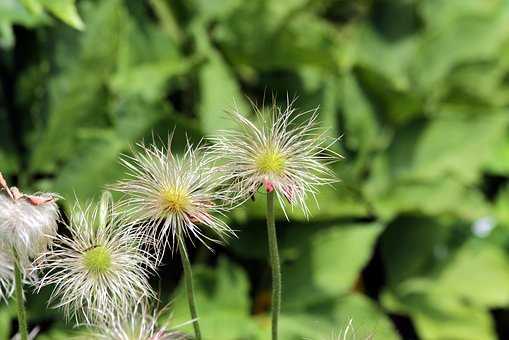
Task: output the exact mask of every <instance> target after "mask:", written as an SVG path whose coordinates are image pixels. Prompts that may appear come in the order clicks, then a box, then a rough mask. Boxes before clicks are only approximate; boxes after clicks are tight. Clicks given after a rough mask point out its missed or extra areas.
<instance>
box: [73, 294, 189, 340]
mask: <svg viewBox="0 0 509 340" xmlns="http://www.w3.org/2000/svg"><path fill="white" fill-rule="evenodd" d="M162 312H165V309H163V310H162V311H160V312H158V313H156V312H149V308H148V307H147V306H145V304H144V303H140V304H138V305H137V306H135V308H134V309H133V310H131V311H130V312H129V313H127V314H126V315H118V314H113V315H111V313H110V314H106V315H104V318H103V319H102V320H101V321H100V322H99V323H98V324H96V325H95V326H92V327H91V328H92V329H91V331H90V332H87V333H86V337H84V338H83V339H93V340H190V339H191V337H188V336H186V335H185V334H183V333H179V332H176V331H172V330H169V329H168V328H167V327H165V326H158V319H159V318H160V315H161V314H162Z"/></svg>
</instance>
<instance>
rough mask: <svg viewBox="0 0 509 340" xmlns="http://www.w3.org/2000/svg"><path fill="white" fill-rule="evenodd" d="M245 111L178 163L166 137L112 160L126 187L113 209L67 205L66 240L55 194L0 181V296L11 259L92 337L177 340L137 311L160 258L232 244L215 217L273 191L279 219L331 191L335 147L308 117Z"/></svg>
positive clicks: (106, 202) (5, 292) (8, 285)
mask: <svg viewBox="0 0 509 340" xmlns="http://www.w3.org/2000/svg"><path fill="white" fill-rule="evenodd" d="M255 111H256V117H257V121H256V122H252V121H251V120H250V119H248V118H247V117H245V116H244V115H243V114H241V113H240V112H238V111H236V110H234V111H232V112H230V113H229V118H230V119H232V120H233V121H234V122H235V123H236V124H237V129H235V130H227V131H222V133H220V134H218V136H216V137H213V138H210V139H209V140H208V142H211V143H210V145H202V144H199V145H193V144H191V143H190V142H188V143H187V146H186V148H185V151H184V152H183V153H182V154H180V155H176V154H175V153H173V151H172V146H171V139H170V141H169V142H168V145H167V147H165V148H158V147H156V146H154V145H145V144H143V143H140V144H138V145H137V147H135V148H133V150H132V154H131V155H129V156H128V155H126V156H124V157H123V158H122V159H121V163H122V164H123V165H124V167H125V169H126V172H127V174H126V178H125V179H124V180H121V181H119V182H118V183H116V184H115V185H113V186H111V187H110V189H112V190H114V191H117V192H120V193H121V194H122V198H121V199H120V201H119V202H117V203H115V204H114V203H112V202H111V198H110V197H108V196H106V198H105V199H103V200H102V201H101V204H99V205H95V204H88V205H86V206H84V207H83V206H80V205H76V206H75V207H74V209H73V210H72V212H71V214H70V219H69V222H67V223H64V224H65V226H66V228H67V229H68V231H69V234H66V235H63V234H58V233H57V219H58V208H57V205H56V203H55V202H56V199H57V197H58V196H57V195H53V194H37V195H33V196H31V195H24V194H22V193H20V192H19V190H17V189H16V188H9V187H8V186H7V183H6V182H5V180H4V179H3V177H1V175H0V185H1V188H2V189H3V190H2V191H1V192H0V237H1V238H0V260H1V262H0V263H1V265H0V296H1V297H5V298H7V297H8V296H9V295H10V294H11V293H12V281H13V280H12V276H13V274H12V272H13V261H20V263H21V264H22V267H23V268H26V270H25V271H24V275H25V278H26V279H27V280H29V279H31V278H33V277H34V275H35V274H37V273H39V274H42V275H41V276H40V277H38V278H37V279H35V280H33V282H32V283H33V284H34V285H35V287H36V291H39V290H40V289H42V288H43V287H46V286H52V287H53V290H52V295H51V298H50V302H49V303H50V304H51V305H52V306H53V307H59V308H63V310H64V312H65V315H66V316H67V317H68V318H69V319H73V320H75V321H76V322H77V323H83V322H84V323H86V324H90V325H95V326H93V327H94V329H100V331H97V332H96V333H94V334H96V336H95V338H98V339H140V340H142V339H145V340H148V339H150V340H156V339H161V340H163V339H183V337H182V335H179V334H177V333H174V332H173V333H172V332H170V331H167V330H166V329H164V328H159V327H158V326H157V324H156V322H155V320H156V319H157V318H155V317H154V316H153V315H152V314H150V313H148V312H147V310H148V309H147V308H146V307H144V306H146V304H147V301H149V300H150V299H153V298H154V297H155V294H154V292H153V291H152V289H151V287H150V285H149V283H148V279H149V277H150V276H151V275H152V274H154V273H155V272H156V268H157V265H159V264H160V261H161V259H162V257H163V254H164V252H165V250H166V249H172V250H173V249H176V248H177V247H178V246H179V245H181V244H184V243H185V242H187V241H190V242H192V243H194V242H195V241H198V242H201V243H203V244H204V245H206V246H207V247H211V243H214V242H223V241H224V240H226V239H228V238H229V237H231V236H233V235H234V232H233V230H232V229H231V228H230V227H229V226H228V225H227V224H226V223H225V222H224V219H223V218H222V217H223V215H224V214H225V213H226V212H227V211H228V210H230V209H232V208H234V207H236V206H238V205H240V204H242V203H243V202H244V201H245V200H247V199H249V198H251V197H252V196H253V195H255V194H256V193H257V192H258V191H260V190H262V191H265V192H275V194H276V197H277V199H278V201H279V203H280V206H281V208H282V209H283V211H284V212H285V214H286V207H287V206H288V205H289V206H291V207H292V208H293V207H297V208H299V209H301V210H302V211H303V212H304V213H305V214H306V215H307V214H308V213H309V209H308V203H309V197H311V198H314V197H315V195H316V194H317V191H318V187H319V186H321V185H330V184H332V183H334V182H335V181H336V178H335V177H334V173H333V172H332V171H331V170H330V169H329V167H328V166H327V165H328V164H329V163H331V162H332V161H335V160H337V159H338V158H340V157H341V156H340V155H339V154H337V153H336V152H334V151H333V150H332V147H333V145H334V144H335V143H336V142H337V139H330V138H327V132H326V131H325V130H324V129H322V128H320V127H319V125H318V123H317V122H318V112H317V110H314V111H311V112H300V113H299V112H296V111H295V110H294V109H293V107H292V105H291V103H289V105H288V106H287V107H286V109H284V110H282V109H280V108H279V107H277V106H276V105H274V106H273V107H271V108H270V109H269V112H268V113H267V112H264V111H262V110H258V109H256V110H255ZM315 201H316V199H315ZM11 249H14V250H15V253H16V254H18V255H19V258H18V259H16V258H13V257H12V255H11V254H12V252H11ZM140 306H142V307H140ZM131 311H136V312H135V313H132V312H131ZM125 315H129V316H133V318H132V320H131V319H129V320H127V321H125V320H124V316H125ZM97 334H102V335H101V336H99V335H97ZM105 334H106V335H105Z"/></svg>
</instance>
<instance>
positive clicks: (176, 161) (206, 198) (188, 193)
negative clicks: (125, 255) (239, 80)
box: [112, 139, 234, 249]
mask: <svg viewBox="0 0 509 340" xmlns="http://www.w3.org/2000/svg"><path fill="white" fill-rule="evenodd" d="M138 147H139V151H134V153H133V156H125V157H124V158H123V159H122V161H121V162H122V163H123V165H124V166H125V167H126V169H127V171H128V176H129V178H128V179H127V180H124V181H121V182H119V183H117V184H116V185H114V186H113V187H112V189H113V190H116V191H119V192H121V193H123V194H124V198H123V200H122V201H121V203H120V204H119V211H121V212H122V213H123V214H125V216H126V218H127V219H129V220H130V221H131V222H132V223H133V224H139V225H140V226H141V227H142V228H143V229H144V230H145V231H146V232H147V233H148V234H149V235H151V236H152V238H153V239H154V241H155V242H156V243H157V244H161V245H163V248H164V246H166V245H171V246H172V249H175V248H176V247H175V244H176V242H184V240H185V239H186V238H188V239H190V240H191V242H193V241H194V239H197V240H199V241H201V242H202V243H203V244H205V245H207V241H213V242H220V241H219V240H223V239H225V238H227V237H228V236H231V235H233V234H234V233H233V231H232V230H231V229H230V228H229V227H228V225H227V224H226V223H225V222H223V221H222V220H221V219H220V218H219V217H217V216H216V215H221V214H222V213H223V212H224V211H225V207H224V206H223V205H222V203H221V202H222V201H223V200H224V198H225V193H224V191H221V190H219V188H220V186H221V184H222V182H223V179H222V177H221V176H218V172H217V170H216V168H215V167H214V166H213V162H214V160H213V159H212V158H211V157H209V156H208V155H207V154H206V153H205V150H204V148H203V147H201V146H199V145H198V146H193V145H191V144H190V143H189V142H188V143H187V147H186V149H185V152H184V153H183V154H182V155H175V154H174V153H173V152H172V150H171V139H170V141H169V142H168V146H167V148H165V149H159V148H157V147H156V146H153V145H152V146H147V145H144V144H142V143H141V144H138ZM217 238H219V240H218V239H217Z"/></svg>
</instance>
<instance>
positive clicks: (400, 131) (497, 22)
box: [0, 0, 509, 340]
mask: <svg viewBox="0 0 509 340" xmlns="http://www.w3.org/2000/svg"><path fill="white" fill-rule="evenodd" d="M54 19H58V20H54ZM508 19H509V4H508V3H507V1H502V0H493V1H486V0H447V1H438V0H422V1H413V0H409V1H404V0H397V1H370V0H361V1H359V0H337V1H333V0H311V1H304V0H289V1H270V0H256V1H241V0H228V1H207V0H193V1H180V0H179V1H167V0H151V1H146V2H142V1H128V0H101V1H99V0H80V1H74V0H58V1H56V0H30V1H29V0H24V1H17V0H5V1H0V49H1V52H0V75H1V83H0V171H2V173H4V175H6V177H8V179H9V180H11V181H12V182H17V183H16V184H18V185H19V186H22V187H23V189H24V191H28V189H32V190H33V191H36V190H48V191H55V192H58V193H60V194H61V195H62V196H63V197H64V198H65V200H62V201H61V204H62V206H63V208H64V209H67V208H68V207H69V205H70V204H72V202H73V201H74V199H75V198H77V199H78V200H80V201H85V200H89V199H99V197H100V194H101V190H102V189H103V188H104V186H105V185H107V184H110V183H112V182H114V181H116V180H117V179H119V178H121V177H122V176H123V170H122V168H121V166H120V165H119V163H118V158H119V156H120V155H121V154H128V153H129V152H130V146H132V145H134V144H135V143H136V142H139V141H141V140H145V141H146V142H151V141H152V140H153V136H154V139H155V140H156V142H157V143H159V142H160V141H161V140H162V141H165V140H166V138H167V136H168V135H170V134H172V133H173V134H174V136H173V142H174V144H175V147H176V148H177V149H179V148H180V147H182V145H183V143H184V137H185V136H186V134H187V135H188V136H190V138H191V139H192V140H193V141H195V142H198V141H199V140H200V139H201V138H202V137H204V136H207V135H213V134H216V133H220V132H219V131H220V130H221V129H223V128H227V127H229V126H230V124H231V123H230V122H229V121H228V119H227V118H226V115H225V114H224V110H228V109H232V108H234V107H237V108H239V109H240V110H242V111H243V112H245V113H246V114H249V111H250V105H249V100H248V98H249V99H252V100H253V101H255V102H257V103H261V102H262V101H263V99H264V97H265V102H266V103H270V100H271V96H272V93H275V94H277V95H278V101H279V102H280V103H282V104H284V103H285V101H286V94H287V93H288V95H289V97H290V98H292V97H293V96H294V95H296V96H297V97H298V98H297V100H296V103H295V104H296V106H297V107H298V108H300V109H302V110H310V109H313V108H315V107H317V106H320V117H319V118H320V122H321V124H322V125H323V126H325V127H327V128H328V129H329V133H330V134H331V135H332V136H338V135H342V136H343V137H342V139H341V140H340V143H338V145H337V146H335V147H336V149H337V151H338V152H340V153H342V154H344V156H345V160H343V161H341V162H339V163H338V164H334V165H333V167H334V170H335V171H336V173H337V175H338V177H339V178H340V179H341V182H339V183H337V184H335V185H334V186H333V187H330V188H324V189H323V190H322V191H321V192H319V193H318V194H317V197H316V201H317V203H318V206H319V207H320V209H318V207H316V206H315V205H314V203H312V204H311V212H312V214H311V218H310V219H306V217H305V216H303V214H302V212H299V211H297V210H295V211H292V210H289V211H288V215H289V221H288V220H286V219H285V217H284V214H283V213H282V212H281V211H278V212H277V217H278V224H277V225H278V235H279V237H280V247H281V257H282V267H283V286H284V292H283V315H282V320H281V328H282V338H283V339H288V340H290V339H303V338H309V339H313V340H314V339H316V340H320V339H329V338H330V337H331V334H334V333H336V334H338V333H339V331H340V329H343V328H344V327H345V326H346V325H347V324H348V322H349V320H350V319H351V320H352V325H353V327H354V329H355V330H356V334H357V338H358V339H364V338H366V337H369V336H373V337H374V338H375V339H389V340H390V339H398V338H403V337H405V336H406V337H412V336H413V335H408V334H413V332H415V333H416V334H417V335H418V336H419V337H420V338H422V339H495V338H497V336H499V337H502V338H504V337H506V338H507V337H508V336H509V329H508V328H507V325H504V323H503V320H504V319H503V315H505V316H506V317H507V313H509V311H508V304H509V276H508V275H509V274H508V273H509V257H508V256H509V254H508V250H509V183H508V178H509V107H508V104H509V96H508V93H509V92H508V90H509V83H508V79H509V77H508V76H509V30H508V29H507V22H508ZM21 26H23V27H21ZM27 188H28V189H27ZM264 203H265V202H264V198H263V197H262V196H257V197H256V201H255V202H249V203H246V204H245V205H244V206H243V207H240V208H238V209H236V210H235V211H234V212H232V213H231V214H229V215H228V216H227V217H226V218H228V220H229V222H230V223H231V224H232V227H233V228H234V229H237V230H239V232H238V235H239V237H238V239H234V240H232V241H231V244H230V246H229V247H228V248H221V247H218V249H217V250H218V253H219V255H214V256H213V257H212V258H210V259H209V261H205V260H204V259H203V257H202V256H195V258H194V259H195V263H196V273H195V276H196V277H195V279H196V285H197V289H198V296H197V300H198V308H199V311H200V316H201V318H202V320H201V324H202V327H203V333H204V334H205V335H206V339H211V340H217V339H222V340H228V339H232V340H233V339H236V340H240V339H246V340H247V339H267V337H268V334H269V328H270V315H269V310H268V306H269V305H270V303H267V299H268V294H269V293H268V292H269V290H268V289H269V286H270V276H269V272H270V271H269V268H268V265H267V262H266V256H267V249H266V234H265V228H264V221H263V218H264V208H263V207H264ZM482 221H485V222H486V221H489V222H488V223H487V224H488V227H494V229H493V230H488V231H484V232H483V231H482V230H480V229H478V227H479V225H482V223H481V222H482ZM485 224H486V223H485ZM476 228H477V229H476ZM196 253H197V254H198V255H200V253H201V249H200V250H198V251H196ZM171 270H173V269H171ZM175 271H176V272H179V269H177V270H175ZM163 278H164V279H165V280H166V281H163V282H162V296H163V298H164V299H173V304H172V308H171V309H172V310H173V314H174V315H173V318H172V319H170V320H171V321H170V324H172V325H177V324H179V323H181V322H185V321H188V320H189V316H188V312H187V306H186V303H185V297H184V296H183V294H182V293H181V292H182V289H181V288H179V287H178V288H177V289H176V290H173V289H170V287H174V286H176V285H178V282H173V281H172V279H174V278H173V277H172V278H167V277H166V275H164V276H163ZM44 294H47V293H44V292H43V294H42V295H39V296H37V295H34V296H33V297H30V298H29V301H31V302H30V305H29V307H30V312H29V316H30V317H31V326H36V325H37V324H42V325H43V326H44V330H45V331H44V332H43V334H42V335H41V338H42V339H58V338H66V337H68V335H67V334H68V333H67V332H68V331H69V326H65V323H64V322H63V321H62V317H61V314H60V312H59V311H54V310H52V311H51V312H46V311H45V309H44V308H45V307H44V306H45V303H46V297H47V295H44ZM169 297H171V298H169ZM164 302H166V301H164ZM494 309H497V311H498V312H497V313H491V312H492V311H493V310H494ZM395 315H397V317H398V318H401V317H407V318H408V320H407V321H408V322H405V323H403V325H402V324H401V323H394V322H393V321H394V320H395V317H394V316H395ZM500 315H502V316H500ZM11 317H13V313H12V311H10V309H9V308H8V307H2V308H1V309H0V339H7V337H8V336H9V334H8V333H10V332H11V331H12V330H11V329H10V323H9V319H10V318H11ZM189 327H190V326H185V327H184V329H190V328H189ZM496 327H497V329H498V332H499V333H498V334H497V332H496V330H495V328H496Z"/></svg>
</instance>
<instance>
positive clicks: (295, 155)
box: [211, 102, 341, 215]
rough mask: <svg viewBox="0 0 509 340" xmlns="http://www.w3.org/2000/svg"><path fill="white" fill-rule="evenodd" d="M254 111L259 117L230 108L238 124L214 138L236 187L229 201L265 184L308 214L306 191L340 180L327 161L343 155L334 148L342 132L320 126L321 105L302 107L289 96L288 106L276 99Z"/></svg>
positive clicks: (282, 202) (228, 178) (215, 150)
mask: <svg viewBox="0 0 509 340" xmlns="http://www.w3.org/2000/svg"><path fill="white" fill-rule="evenodd" d="M255 111H256V114H257V122H252V121H251V120H249V119H248V118H246V117H245V116H244V115H242V114H241V113H240V112H238V111H236V110H235V111H233V112H230V114H229V116H230V117H231V119H233V121H234V122H235V123H236V124H237V127H238V128H237V129H235V130H227V131H222V133H220V134H218V135H217V136H215V137H212V138H211V140H212V142H213V145H212V147H211V150H212V154H213V155H214V157H216V158H220V159H222V160H223V165H222V167H221V168H222V172H223V173H224V175H225V177H226V182H227V183H229V185H230V192H234V193H235V197H233V198H232V199H231V201H234V200H235V199H237V198H239V197H241V198H242V199H244V200H245V199H247V198H249V197H252V196H253V195H254V194H255V193H256V192H257V191H258V189H259V188H260V187H262V186H263V188H264V189H265V191H266V192H272V191H275V193H276V196H277V198H278V201H279V203H280V205H281V207H282V208H283V209H285V204H286V203H285V201H287V202H288V203H289V204H290V205H291V206H292V207H293V206H297V207H299V208H300V209H302V210H303V212H304V213H305V214H306V215H308V214H309V209H308V207H307V203H306V200H307V196H309V195H310V196H312V197H313V198H314V197H315V195H316V193H317V192H318V187H319V186H321V185H325V184H332V183H334V182H336V181H337V179H336V177H335V175H334V172H333V171H331V170H330V169H329V168H328V164H329V163H331V162H334V161H336V160H338V159H340V158H341V155H339V154H337V153H336V152H334V151H333V150H332V146H333V145H334V144H335V143H336V142H337V141H338V138H329V137H327V131H326V130H324V129H321V128H320V127H319V126H318V124H317V118H318V110H313V111H308V112H300V113H299V112H296V111H295V109H294V108H293V107H292V103H290V102H288V104H287V107H286V109H284V110H283V109H281V108H280V107H278V106H276V105H275V104H274V105H273V106H272V107H271V108H270V109H269V110H268V112H267V111H262V110H260V109H258V108H256V107H255ZM241 201H242V200H241ZM315 201H316V199H315Z"/></svg>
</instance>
